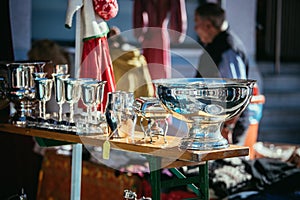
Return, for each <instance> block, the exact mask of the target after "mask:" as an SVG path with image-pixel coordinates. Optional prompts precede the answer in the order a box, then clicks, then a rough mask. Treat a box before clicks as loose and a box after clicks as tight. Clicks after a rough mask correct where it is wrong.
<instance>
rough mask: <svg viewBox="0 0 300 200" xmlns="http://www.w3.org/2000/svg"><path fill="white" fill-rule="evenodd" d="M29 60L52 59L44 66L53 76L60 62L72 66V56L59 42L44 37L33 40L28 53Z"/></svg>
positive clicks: (49, 76) (49, 74)
mask: <svg viewBox="0 0 300 200" xmlns="http://www.w3.org/2000/svg"><path fill="white" fill-rule="evenodd" d="M27 55H28V59H29V60H44V61H51V63H47V64H46V65H45V66H44V72H46V73H47V77H48V78H51V77H52V73H54V67H55V65H58V64H68V66H69V67H70V58H69V55H68V52H66V51H65V50H64V49H63V48H62V47H61V46H60V45H59V44H58V43H56V42H55V41H52V40H49V39H42V40H37V41H35V42H33V44H32V46H31V49H30V50H29V51H28V53H27Z"/></svg>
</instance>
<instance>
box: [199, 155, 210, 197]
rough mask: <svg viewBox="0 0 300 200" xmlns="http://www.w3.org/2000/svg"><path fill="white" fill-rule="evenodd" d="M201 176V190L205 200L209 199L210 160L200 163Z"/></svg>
mask: <svg viewBox="0 0 300 200" xmlns="http://www.w3.org/2000/svg"><path fill="white" fill-rule="evenodd" d="M199 178H200V186H199V188H200V192H201V194H202V198H203V199H204V200H208V199H209V176H208V162H207V161H206V162H205V164H203V165H199Z"/></svg>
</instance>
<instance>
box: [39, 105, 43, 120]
mask: <svg viewBox="0 0 300 200" xmlns="http://www.w3.org/2000/svg"><path fill="white" fill-rule="evenodd" d="M42 115H43V110H42V101H39V117H40V118H42Z"/></svg>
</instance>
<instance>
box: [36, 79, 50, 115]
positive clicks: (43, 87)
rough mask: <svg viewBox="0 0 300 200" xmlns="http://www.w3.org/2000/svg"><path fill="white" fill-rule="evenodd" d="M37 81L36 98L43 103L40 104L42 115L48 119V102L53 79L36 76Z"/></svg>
mask: <svg viewBox="0 0 300 200" xmlns="http://www.w3.org/2000/svg"><path fill="white" fill-rule="evenodd" d="M34 82H35V98H36V99H37V100H39V101H41V102H42V103H43V107H41V105H40V106H39V110H40V113H42V114H40V117H41V118H43V119H44V120H45V119H46V102H47V101H49V100H50V98H51V90H52V85H53V81H52V80H51V79H47V78H36V79H35V80H34Z"/></svg>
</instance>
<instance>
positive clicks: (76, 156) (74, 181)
mask: <svg viewBox="0 0 300 200" xmlns="http://www.w3.org/2000/svg"><path fill="white" fill-rule="evenodd" d="M81 165H82V144H73V145H72V177H71V200H80V191H81V168H82V166H81Z"/></svg>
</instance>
